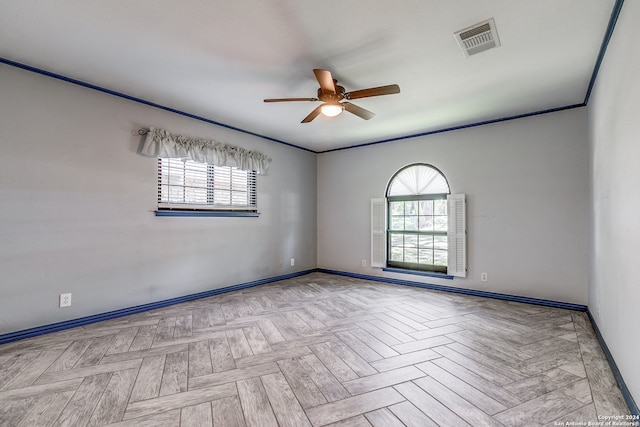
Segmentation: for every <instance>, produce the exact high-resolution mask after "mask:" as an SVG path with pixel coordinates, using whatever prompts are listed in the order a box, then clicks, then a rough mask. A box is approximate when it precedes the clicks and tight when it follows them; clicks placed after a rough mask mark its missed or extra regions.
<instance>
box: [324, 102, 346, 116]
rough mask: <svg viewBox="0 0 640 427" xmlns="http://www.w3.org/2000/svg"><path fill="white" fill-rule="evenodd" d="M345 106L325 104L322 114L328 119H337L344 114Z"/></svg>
mask: <svg viewBox="0 0 640 427" xmlns="http://www.w3.org/2000/svg"><path fill="white" fill-rule="evenodd" d="M342 110H344V106H343V105H342V104H339V103H338V104H324V105H323V106H322V108H321V109H320V112H321V113H322V114H323V115H325V116H327V117H335V116H337V115H338V114H340V113H342Z"/></svg>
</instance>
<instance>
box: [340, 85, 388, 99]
mask: <svg viewBox="0 0 640 427" xmlns="http://www.w3.org/2000/svg"><path fill="white" fill-rule="evenodd" d="M394 93H400V86H398V85H387V86H379V87H372V88H369V89H361V90H354V91H353V92H347V93H345V94H344V97H345V98H346V99H358V98H368V97H370V96H380V95H393V94H394Z"/></svg>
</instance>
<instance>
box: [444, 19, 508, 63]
mask: <svg viewBox="0 0 640 427" xmlns="http://www.w3.org/2000/svg"><path fill="white" fill-rule="evenodd" d="M455 37H456V40H457V41H458V44H459V45H460V49H462V53H463V54H464V56H471V55H475V54H476V53H480V52H484V51H485V50H489V49H493V48H494V47H498V46H500V39H499V38H498V32H497V31H496V24H495V22H494V21H493V18H491V19H488V20H486V21H483V22H481V23H479V24H476V25H474V26H471V27H469V28H465V29H464V30H460V31H458V32H457V33H455Z"/></svg>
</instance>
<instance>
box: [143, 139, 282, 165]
mask: <svg viewBox="0 0 640 427" xmlns="http://www.w3.org/2000/svg"><path fill="white" fill-rule="evenodd" d="M140 154H143V155H145V156H150V157H165V158H173V159H189V160H193V161H194V162H198V163H208V164H210V165H216V166H235V167H236V168H238V169H240V170H252V171H256V173H258V174H260V175H266V174H267V173H268V172H269V162H270V161H271V159H269V158H268V157H267V156H266V155H264V154H262V153H260V152H258V151H251V150H246V149H244V148H241V147H236V146H233V145H228V144H224V143H222V142H217V141H211V140H206V139H196V138H189V137H186V136H183V135H172V134H171V133H169V132H168V131H166V130H164V129H157V128H153V127H151V128H149V130H148V131H147V133H146V136H145V139H144V141H143V143H142V147H141V149H140Z"/></svg>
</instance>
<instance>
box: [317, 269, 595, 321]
mask: <svg viewBox="0 0 640 427" xmlns="http://www.w3.org/2000/svg"><path fill="white" fill-rule="evenodd" d="M318 271H319V272H320V273H328V274H335V275H338V276H347V277H354V278H357V279H365V280H373V281H376V282H384V283H392V284H395V285H403V286H413V287H416V288H423V289H431V290H434V291H443V292H450V293H455V294H464V295H472V296H476V297H484V298H493V299H500V300H505V301H514V302H521V303H524V304H534V305H543V306H546V307H554V308H562V309H566V310H573V311H587V306H586V305H580V304H571V303H568V302H560V301H551V300H545V299H538V298H529V297H520V296H516V295H508V294H499V293H495V292H486V291H478V290H475V289H465V288H454V287H452V286H442V285H434V284H431V283H421V282H412V281H409V280H399V279H392V278H389V277H379V276H368V275H365V274H358V273H349V272H346V271H337V270H327V269H324V268H319V269H318Z"/></svg>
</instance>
